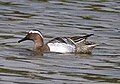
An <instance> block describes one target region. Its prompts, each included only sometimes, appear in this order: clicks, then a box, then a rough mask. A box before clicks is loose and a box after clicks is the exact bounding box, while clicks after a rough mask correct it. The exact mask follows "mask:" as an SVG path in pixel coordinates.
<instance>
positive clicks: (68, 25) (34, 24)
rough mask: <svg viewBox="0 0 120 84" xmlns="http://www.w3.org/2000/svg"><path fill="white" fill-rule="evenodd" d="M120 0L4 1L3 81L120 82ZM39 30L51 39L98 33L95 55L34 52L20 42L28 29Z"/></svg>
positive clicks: (0, 28)
mask: <svg viewBox="0 0 120 84" xmlns="http://www.w3.org/2000/svg"><path fill="white" fill-rule="evenodd" d="M119 12H120V11H119V0H116V1H111V0H95V1H79V0H74V1H66V0H61V1H54V0H53V1H48V0H42V1H39V0H19V1H15V0H12V1H11V0H5V1H4V0H2V1H0V18H1V19H0V22H1V23H0V83H1V84H10V83H13V84H18V83H20V84H23V83H25V84H40V83H45V84H53V83H58V84H61V83H68V84H79V83H82V84H83V83H89V84H97V83H105V84H113V83H114V84H119V83H120V74H119V73H120V46H119V44H120V38H119V35H120V34H119V30H120V29H119V26H120V24H119V22H120V19H119ZM31 29H39V30H40V31H41V32H43V36H44V37H45V38H44V40H45V42H47V41H48V40H51V39H52V38H53V37H57V36H71V35H85V34H89V33H94V34H95V35H94V36H92V37H90V38H89V39H88V40H90V41H94V42H96V43H98V44H99V46H97V47H96V48H95V49H94V50H93V53H92V54H59V53H44V54H43V55H37V54H35V53H34V52H33V42H30V41H26V42H23V43H20V44H18V43H17V41H18V40H19V39H21V38H23V37H24V36H25V34H26V32H25V31H28V30H31Z"/></svg>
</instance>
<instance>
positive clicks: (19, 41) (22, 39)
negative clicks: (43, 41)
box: [18, 38, 26, 43]
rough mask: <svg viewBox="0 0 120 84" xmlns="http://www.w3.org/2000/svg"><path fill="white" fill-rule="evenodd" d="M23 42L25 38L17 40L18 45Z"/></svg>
mask: <svg viewBox="0 0 120 84" xmlns="http://www.w3.org/2000/svg"><path fill="white" fill-rule="evenodd" d="M25 40H26V38H23V39H21V40H19V41H18V43H20V42H23V41H25Z"/></svg>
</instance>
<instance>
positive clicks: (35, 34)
mask: <svg viewBox="0 0 120 84" xmlns="http://www.w3.org/2000/svg"><path fill="white" fill-rule="evenodd" d="M26 40H32V41H33V42H34V43H37V44H39V46H42V45H43V35H42V33H41V32H40V31H39V30H30V31H29V32H28V33H27V35H26V36H25V37H24V38H22V39H21V40H19V41H18V43H20V42H23V41H26Z"/></svg>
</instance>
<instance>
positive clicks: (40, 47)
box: [34, 40, 49, 53]
mask: <svg viewBox="0 0 120 84" xmlns="http://www.w3.org/2000/svg"><path fill="white" fill-rule="evenodd" d="M34 50H35V51H37V52H41V53H42V52H48V51H49V47H48V46H47V45H45V44H44V42H43V40H42V41H41V40H36V41H34Z"/></svg>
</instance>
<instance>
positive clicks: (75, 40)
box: [69, 34, 94, 43]
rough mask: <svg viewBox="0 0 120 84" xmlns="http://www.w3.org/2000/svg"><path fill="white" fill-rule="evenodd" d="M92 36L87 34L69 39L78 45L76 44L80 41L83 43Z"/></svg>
mask: <svg viewBox="0 0 120 84" xmlns="http://www.w3.org/2000/svg"><path fill="white" fill-rule="evenodd" d="M92 35H94V34H88V35H85V36H73V37H69V38H70V39H71V40H72V41H73V42H74V43H78V42H81V41H83V40H84V41H85V40H86V39H87V38H88V37H90V36H92Z"/></svg>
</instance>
